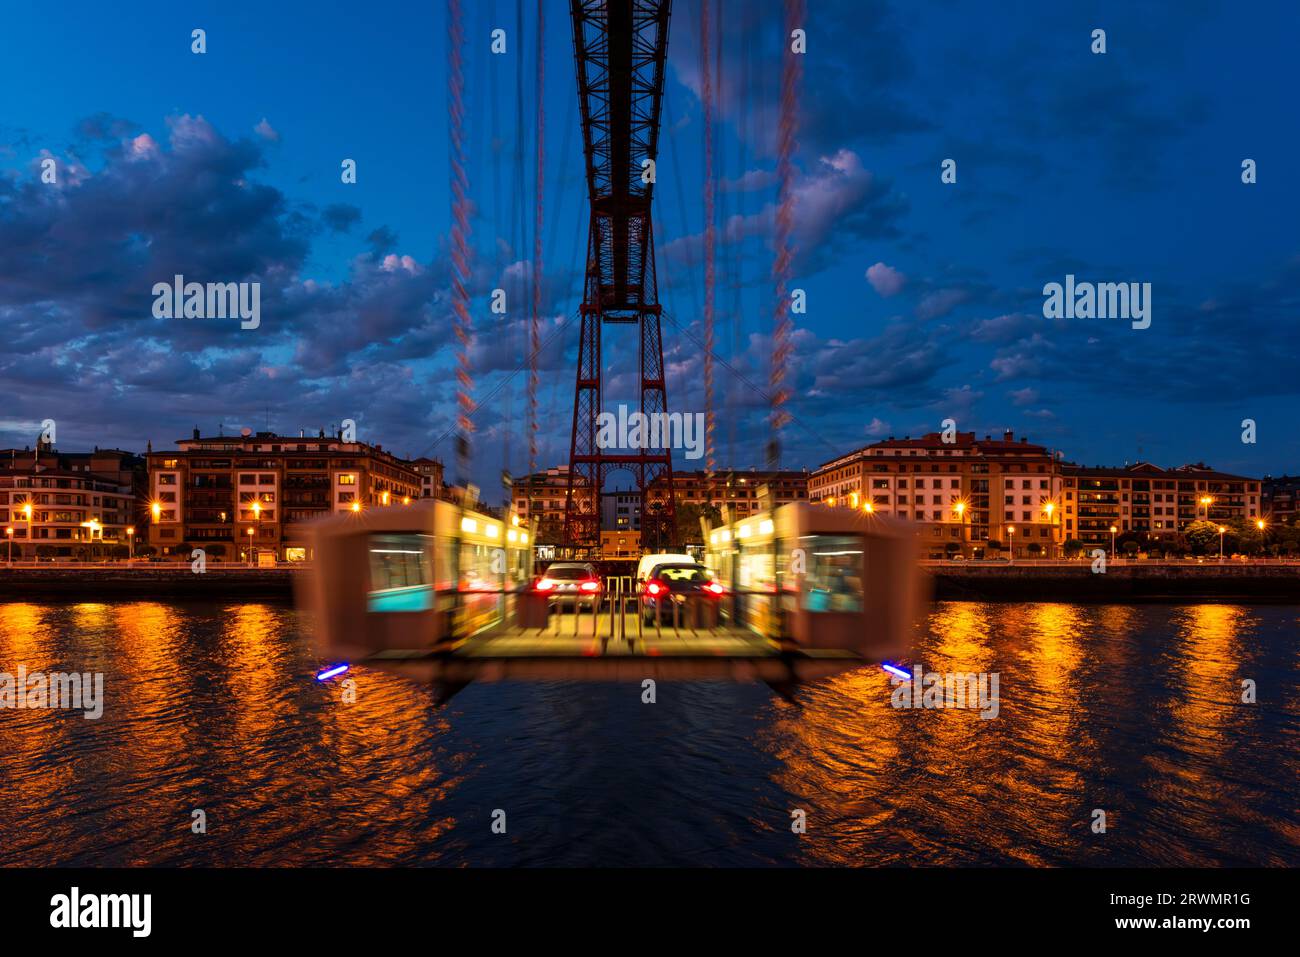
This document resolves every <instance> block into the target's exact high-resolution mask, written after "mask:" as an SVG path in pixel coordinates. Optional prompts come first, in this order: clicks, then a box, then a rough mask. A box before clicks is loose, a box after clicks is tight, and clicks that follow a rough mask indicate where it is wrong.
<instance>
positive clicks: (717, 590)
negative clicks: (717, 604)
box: [704, 582, 722, 595]
mask: <svg viewBox="0 0 1300 957" xmlns="http://www.w3.org/2000/svg"><path fill="white" fill-rule="evenodd" d="M704 590H705V591H707V592H712V593H713V594H715V595H721V594H722V586H721V585H719V584H718V583H717V582H709V583H708V584H707V585H705V586H704Z"/></svg>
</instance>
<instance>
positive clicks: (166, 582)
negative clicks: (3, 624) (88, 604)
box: [0, 563, 303, 601]
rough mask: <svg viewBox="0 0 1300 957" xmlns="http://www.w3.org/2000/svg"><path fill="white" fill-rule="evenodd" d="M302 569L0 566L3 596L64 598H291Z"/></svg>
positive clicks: (3, 598) (9, 598)
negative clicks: (294, 583) (195, 569)
mask: <svg viewBox="0 0 1300 957" xmlns="http://www.w3.org/2000/svg"><path fill="white" fill-rule="evenodd" d="M302 574H303V570H302V569H298V568H289V567H280V568H247V567H242V566H231V567H225V568H223V567H222V566H221V565H209V566H208V568H207V571H205V572H204V573H203V574H201V575H200V574H195V573H194V571H193V570H192V569H191V568H190V566H189V565H188V564H185V565H159V564H152V565H79V566H75V567H70V566H66V565H56V564H53V563H51V564H49V565H47V566H44V567H42V566H40V565H21V566H18V567H16V568H3V567H0V601H26V600H27V599H29V598H60V599H65V600H72V601H100V600H112V599H122V598H127V599H137V600H142V599H168V598H219V599H231V598H234V599H250V600H251V599H260V600H268V599H292V598H293V582H294V579H296V578H297V577H298V576H300V575H302Z"/></svg>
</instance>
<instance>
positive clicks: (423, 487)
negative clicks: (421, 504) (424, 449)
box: [407, 458, 446, 498]
mask: <svg viewBox="0 0 1300 957" xmlns="http://www.w3.org/2000/svg"><path fill="white" fill-rule="evenodd" d="M407 464H408V465H409V466H410V467H411V468H412V469H414V470H415V471H416V472H417V473H419V476H420V498H444V497H445V496H446V492H445V491H444V489H443V484H442V481H443V478H442V476H443V468H442V463H441V462H439V461H438V460H437V459H430V458H418V459H411V461H409V462H408V463H407Z"/></svg>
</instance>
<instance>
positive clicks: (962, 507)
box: [952, 502, 966, 553]
mask: <svg viewBox="0 0 1300 957" xmlns="http://www.w3.org/2000/svg"><path fill="white" fill-rule="evenodd" d="M952 510H953V511H954V512H956V513H957V523H958V526H959V528H958V535H959V539H958V540H959V541H960V542H961V543H962V545H963V548H962V552H963V553H964V552H965V551H966V549H965V547H964V546H965V543H966V503H965V502H957V503H955V504H954V505H953V507H952Z"/></svg>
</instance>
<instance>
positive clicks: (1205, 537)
mask: <svg viewBox="0 0 1300 957" xmlns="http://www.w3.org/2000/svg"><path fill="white" fill-rule="evenodd" d="M1183 537H1184V538H1185V539H1186V540H1187V546H1188V547H1189V548H1190V549H1191V550H1192V554H1193V555H1208V554H1210V553H1211V552H1214V553H1215V554H1218V551H1219V526H1218V525H1216V524H1215V523H1214V522H1206V521H1203V520H1200V521H1195V522H1192V523H1191V524H1190V525H1188V526H1187V528H1186V529H1184V530H1183Z"/></svg>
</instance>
